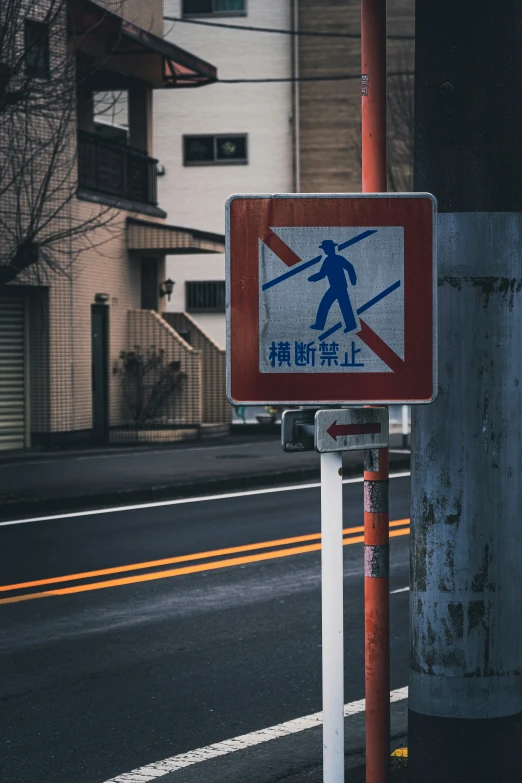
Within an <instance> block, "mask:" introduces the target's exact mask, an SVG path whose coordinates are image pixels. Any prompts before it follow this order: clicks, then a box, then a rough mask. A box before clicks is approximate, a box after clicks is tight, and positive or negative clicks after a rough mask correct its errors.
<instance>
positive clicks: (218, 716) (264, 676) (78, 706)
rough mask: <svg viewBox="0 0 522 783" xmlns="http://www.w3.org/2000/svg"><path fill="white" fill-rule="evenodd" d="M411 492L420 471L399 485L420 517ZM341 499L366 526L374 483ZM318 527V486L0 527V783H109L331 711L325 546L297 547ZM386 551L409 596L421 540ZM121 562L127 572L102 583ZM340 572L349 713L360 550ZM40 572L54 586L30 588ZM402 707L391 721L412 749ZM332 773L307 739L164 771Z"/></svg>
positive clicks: (394, 605) (354, 682)
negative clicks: (324, 680)
mask: <svg viewBox="0 0 522 783" xmlns="http://www.w3.org/2000/svg"><path fill="white" fill-rule="evenodd" d="M409 493H410V486H409V478H396V479H392V480H391V481H390V511H391V514H390V517H391V519H392V520H401V519H405V518H407V517H409ZM344 500H345V511H344V515H345V519H344V525H345V527H346V528H353V527H357V526H360V525H361V524H362V516H363V491H362V484H361V483H348V484H345V486H344ZM397 529H398V528H397ZM319 530H320V493H319V489H318V488H306V487H302V488H300V489H296V490H288V489H285V490H283V491H267V492H265V493H259V494H250V495H241V496H237V497H230V498H226V499H219V500H201V501H199V500H197V502H195V500H194V499H193V500H192V501H189V502H183V503H176V504H174V505H169V506H159V507H158V506H155V507H148V508H139V509H135V510H132V511H129V510H117V511H114V512H112V513H110V512H102V513H94V514H90V515H87V516H68V517H66V518H63V519H55V520H48V521H41V522H33V523H27V524H14V525H5V524H4V525H2V526H0V573H1V575H2V576H1V583H2V585H3V586H8V587H9V589H8V590H3V591H2V592H1V593H0V599H1V600H0V615H1V620H0V671H1V672H2V677H1V692H0V714H1V726H2V732H1V734H2V740H1V756H0V779H1V780H5V781H9V783H105V781H109V780H111V779H112V778H115V777H116V776H120V775H122V774H123V773H127V772H129V771H131V770H133V769H135V768H138V767H141V766H143V765H149V764H152V763H154V762H158V761H160V760H162V759H166V758H170V757H173V756H177V755H178V754H182V753H186V752H188V751H191V750H194V749H197V748H204V747H206V746H208V745H211V744H212V743H217V742H222V741H224V740H228V739H230V738H234V737H237V736H239V735H244V734H246V733H249V732H253V731H258V730H260V729H264V728H266V727H270V726H275V725H277V724H280V723H282V722H284V721H288V720H292V719H295V718H299V717H301V716H306V715H309V714H311V713H315V712H318V711H320V710H321V616H320V596H321V594H320V552H319V551H301V552H297V551H294V552H292V551H290V549H291V547H292V546H293V547H295V546H297V547H299V546H301V544H299V543H298V544H297V545H296V544H295V543H292V544H291V545H289V544H287V543H286V539H287V538H292V537H297V536H310V535H316V534H317V533H319ZM350 535H352V537H353V531H352V533H350ZM264 542H270V546H267V547H260V548H259V547H258V548H256V545H258V544H260V543H264ZM316 542H317V538H315V539H310V540H309V541H308V540H307V541H305V542H304V543H303V544H302V545H303V546H304V545H307V544H311V545H314V543H316ZM237 547H244V550H242V551H240V552H239V553H238V552H237V551H236V552H235V553H232V554H231V553H230V552H228V551H227V550H228V549H229V548H237ZM278 549H279V550H281V552H283V555H281V552H279V553H278V555H277V557H274V558H272V559H262V560H261V559H260V560H257V561H256V560H255V559H249V558H251V556H253V557H254V558H255V557H257V556H260V557H265V555H266V554H267V553H270V552H277V550H278ZM223 550H225V552H223ZM286 550H288V552H286ZM285 552H286V554H285ZM390 554H391V582H390V589H391V591H393V590H402V589H403V588H405V587H407V585H408V581H409V536H408V535H399V536H398V537H396V538H392V539H391V546H390ZM243 555H244V558H245V559H244V560H243V559H242V558H243ZM198 556H199V557H198ZM172 558H178V560H177V562H176V563H175V564H174V565H173V564H172V563H170V564H167V565H165V564H160V565H158V564H157V563H156V564H155V565H150V562H149V561H154V562H155V561H157V560H160V559H170V560H172ZM180 558H185V559H184V560H181V559H180ZM227 558H232V559H233V560H234V562H232V563H230V562H229V560H227V562H225V560H226V559H227ZM223 563H225V565H223ZM227 563H229V564H228V565H227ZM133 564H138V567H135V568H131V566H132V565H133ZM216 564H217V566H216ZM185 566H186V567H187V570H186V571H183V568H184V567H185ZM110 568H112V569H121V570H118V571H115V572H114V573H112V574H109V575H107V574H102V575H100V574H96V573H95V574H92V572H93V571H99V570H103V569H110ZM197 568H199V569H200V570H197ZM169 569H171V570H173V571H174V572H175V573H172V574H168V575H163V576H162V575H161V574H162V573H163V574H164V573H165V571H166V570H167V571H168V570H169ZM80 573H81V574H82V576H81V577H78V574H80ZM86 574H89V575H86ZM74 575H76V577H75V578H73V576H74ZM60 577H63V581H57V580H58V579H59V578H60ZM344 577H345V582H344V584H345V591H344V598H345V693H344V699H345V703H348V702H352V701H354V700H359V699H361V698H363V696H364V665H363V547H362V544H361V543H354V542H352V544H350V545H346V546H345V547H344ZM39 580H50V581H49V582H48V583H47V584H39V585H34V584H27V583H28V582H30V583H34V582H35V581H39ZM113 580H118V582H116V581H113ZM132 580H135V581H132ZM111 582H112V584H111ZM59 589H64V590H65V591H66V592H65V594H59V593H58V590H59ZM78 589H81V590H82V591H77V590H78ZM68 590H69V591H70V592H67V591H68ZM41 593H46V594H47V595H46V596H45V597H39V598H35V595H36V594H41ZM408 595H409V594H408V592H407V591H403V592H399V593H396V594H393V595H391V596H390V601H391V688H392V689H396V688H402V687H403V686H405V685H406V684H407V666H408ZM27 596H30V597H29V599H28V600H22V601H20V600H19V598H20V597H24V598H27ZM6 598H7V599H8V600H11V599H14V601H13V602H11V603H5V599H6ZM405 709H406V706H405V702H400V703H398V704H397V705H395V706H394V709H393V712H392V717H393V722H392V733H393V735H394V737H395V742H396V743H399V744H400V742H401V738H402V737H403V735H404V732H405V730H406V719H405ZM362 726H363V715H362V714H359V715H358V716H354V717H350V718H347V719H346V731H347V740H346V741H347V751H348V752H349V754H350V758H351V760H352V761H353V763H354V764H359V765H360V763H361V762H362V759H363V749H364V735H363V729H362ZM314 732H315V734H314ZM320 764H321V741H320V729H309V730H307V731H303V732H301V733H299V734H296V735H294V736H293V737H292V738H285V739H280V740H276V741H272V742H268V743H266V744H265V745H263V746H259V747H257V748H249V749H245V750H241V751H238V752H235V753H231V754H229V755H228V756H224V757H223V758H222V759H216V760H214V761H204V762H201V763H198V764H195V765H193V766H191V767H187V768H186V769H185V770H183V771H179V772H175V773H172V774H170V773H169V774H168V775H165V776H164V777H162V778H160V779H161V780H164V781H165V782H166V783H167V781H170V780H172V781H177V783H196V781H197V783H216V781H223V783H224V781H225V780H226V781H227V782H228V781H232V782H235V781H246V780H248V781H250V782H251V783H276V781H288V783H298V781H299V782H300V781H301V780H302V781H309V783H312V781H315V780H317V781H319V780H320ZM318 776H319V777H318ZM135 779H140V780H142V779H144V778H142V777H140V778H135ZM129 780H130V778H129Z"/></svg>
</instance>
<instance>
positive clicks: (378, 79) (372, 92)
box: [361, 0, 388, 193]
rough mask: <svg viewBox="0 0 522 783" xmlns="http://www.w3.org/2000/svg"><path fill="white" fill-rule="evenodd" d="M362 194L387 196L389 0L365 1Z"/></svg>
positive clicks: (363, 19) (362, 21)
mask: <svg viewBox="0 0 522 783" xmlns="http://www.w3.org/2000/svg"><path fill="white" fill-rule="evenodd" d="M361 74H362V90H361V93H362V100H361V109H362V191H363V193H385V192H386V190H387V189H388V186H387V174H386V0H361Z"/></svg>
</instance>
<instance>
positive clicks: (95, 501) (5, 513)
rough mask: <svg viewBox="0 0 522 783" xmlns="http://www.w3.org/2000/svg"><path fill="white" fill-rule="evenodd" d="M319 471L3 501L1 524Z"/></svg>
mask: <svg viewBox="0 0 522 783" xmlns="http://www.w3.org/2000/svg"><path fill="white" fill-rule="evenodd" d="M409 467H410V458H409V454H407V455H402V454H397V455H390V470H408V469H409ZM343 475H344V476H345V477H349V476H357V475H360V476H362V467H361V466H359V465H353V466H352V465H347V466H345V467H344V472H343ZM319 479H320V473H319V468H305V469H296V470H280V471H274V472H271V473H259V474H255V473H254V474H242V475H240V476H227V477H225V478H223V477H216V478H208V479H203V480H198V481H194V482H189V483H187V482H183V483H181V482H176V483H172V484H163V485H158V486H152V487H143V488H130V489H114V490H110V491H108V492H102V493H99V494H95V493H93V494H89V495H78V496H61V497H48V498H27V499H22V500H15V499H13V500H5V501H4V502H3V503H1V505H0V520H1V521H6V520H11V519H12V520H14V519H19V518H21V517H25V516H45V515H48V514H59V513H67V512H75V511H87V510H93V509H98V508H104V507H106V506H107V507H108V506H126V505H134V504H136V505H138V504H141V503H156V502H160V501H163V500H181V499H183V498H191V497H195V496H198V495H222V494H225V493H227V492H236V491H237V492H241V491H247V490H253V489H269V488H271V487H274V486H284V485H286V484H300V483H305V482H313V481H319Z"/></svg>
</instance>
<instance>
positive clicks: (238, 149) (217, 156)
mask: <svg viewBox="0 0 522 783" xmlns="http://www.w3.org/2000/svg"><path fill="white" fill-rule="evenodd" d="M183 162H184V164H185V166H197V165H204V164H210V163H218V164H224V163H225V164H226V163H247V162H248V151H247V137H246V134H244V133H243V134H237V133H233V134H229V135H226V134H219V135H215V136H208V135H205V136H185V137H184V139H183Z"/></svg>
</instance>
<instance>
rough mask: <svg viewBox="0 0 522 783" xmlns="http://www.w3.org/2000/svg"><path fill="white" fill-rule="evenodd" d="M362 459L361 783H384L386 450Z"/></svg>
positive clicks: (387, 593) (386, 750)
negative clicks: (363, 735) (363, 698)
mask: <svg viewBox="0 0 522 783" xmlns="http://www.w3.org/2000/svg"><path fill="white" fill-rule="evenodd" d="M365 456H366V458H365V471H364V648H365V690H366V781H367V783H388V780H389V755H390V608H389V607H390V587H389V583H390V580H389V526H390V515H389V510H388V484H389V468H388V449H379V450H378V451H377V450H373V451H369V452H366V455H365Z"/></svg>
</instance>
